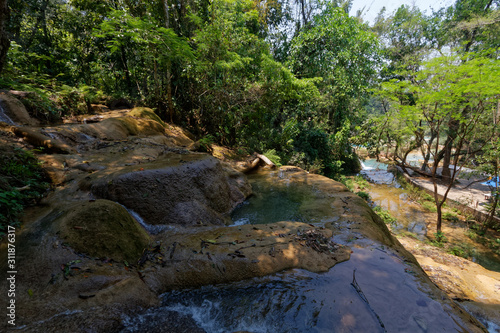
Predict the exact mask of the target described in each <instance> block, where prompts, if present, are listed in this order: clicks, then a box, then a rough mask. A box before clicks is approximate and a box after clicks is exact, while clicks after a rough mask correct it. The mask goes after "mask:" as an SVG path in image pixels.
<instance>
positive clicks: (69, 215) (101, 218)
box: [54, 200, 150, 263]
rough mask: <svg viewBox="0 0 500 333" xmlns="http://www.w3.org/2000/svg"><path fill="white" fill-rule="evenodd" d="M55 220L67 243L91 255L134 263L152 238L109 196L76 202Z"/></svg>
mask: <svg viewBox="0 0 500 333" xmlns="http://www.w3.org/2000/svg"><path fill="white" fill-rule="evenodd" d="M54 223H55V224H56V225H57V226H58V229H59V233H60V237H61V238H62V239H63V241H64V242H65V243H67V244H68V245H69V246H70V247H72V248H73V249H74V250H76V251H78V252H80V253H85V254H87V255H89V256H91V257H97V258H110V259H113V260H115V261H127V262H130V263H134V262H136V261H137V260H138V259H139V258H140V256H141V254H142V252H143V250H144V249H145V248H146V247H147V246H148V244H149V242H150V238H149V236H148V234H147V233H146V231H145V230H144V229H143V228H142V227H141V226H140V225H139V224H138V223H137V221H136V220H134V218H133V217H132V216H130V214H129V213H128V212H127V210H126V209H125V208H123V207H122V206H120V205H119V204H117V203H115V202H112V201H108V200H96V201H95V202H94V201H90V202H88V201H87V202H78V203H75V204H73V205H72V206H69V207H68V208H67V209H66V210H65V211H64V212H63V214H61V215H60V216H59V217H58V218H57V219H56V220H55V221H54Z"/></svg>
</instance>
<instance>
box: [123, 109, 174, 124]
mask: <svg viewBox="0 0 500 333" xmlns="http://www.w3.org/2000/svg"><path fill="white" fill-rule="evenodd" d="M129 115H130V116H132V117H138V118H149V119H151V120H154V121H156V122H158V123H159V124H160V125H162V126H163V127H165V123H164V122H163V120H161V118H160V117H159V116H158V115H157V114H156V113H155V112H154V111H153V110H152V109H150V108H144V107H137V108H133V109H132V110H131V111H130V112H129Z"/></svg>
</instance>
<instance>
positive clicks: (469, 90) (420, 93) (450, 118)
mask: <svg viewBox="0 0 500 333" xmlns="http://www.w3.org/2000/svg"><path fill="white" fill-rule="evenodd" d="M464 60H466V59H464V57H460V56H458V55H451V56H443V57H439V58H435V59H432V60H430V61H428V62H427V63H426V64H425V67H424V69H423V70H422V71H421V72H420V73H419V74H418V75H417V81H416V83H414V84H411V85H409V84H406V83H405V84H402V83H401V82H399V83H396V85H398V86H399V88H400V89H402V90H405V91H409V92H411V93H412V94H414V95H415V96H416V103H415V105H405V106H401V107H400V108H399V113H400V115H401V117H402V118H408V119H411V120H410V121H407V122H406V126H408V127H409V128H410V130H411V132H413V133H417V132H420V133H434V136H435V138H436V142H435V143H432V142H431V141H430V140H428V138H425V137H423V138H422V139H421V141H422V142H423V144H425V145H426V148H427V150H428V151H430V152H431V155H432V157H433V159H434V162H433V166H432V169H431V174H430V175H431V177H432V182H433V186H434V201H435V204H436V208H437V231H438V232H441V224H442V218H441V208H442V206H443V204H444V202H445V201H446V198H447V196H448V193H449V191H450V189H451V188H452V186H453V184H454V182H455V180H456V179H457V177H458V175H459V174H460V172H461V170H462V168H463V167H464V166H465V165H468V163H470V161H471V159H472V158H473V157H474V156H476V155H477V154H478V153H479V152H481V151H482V149H483V148H484V146H485V145H486V144H487V143H488V142H489V141H490V140H491V138H492V136H493V134H494V132H495V129H496V124H492V122H491V117H492V114H490V113H489V112H490V111H491V110H496V105H497V101H498V98H499V97H500V87H499V86H498V84H497V82H499V80H500V62H499V61H498V60H496V59H489V58H484V57H477V58H474V59H470V60H468V61H464ZM450 131H453V136H452V139H451V140H450V136H449V135H448V134H449V133H450ZM444 135H446V136H447V139H446V141H445V142H444V147H443V146H442V143H441V142H440V138H441V137H443V136H444ZM412 148H414V147H410V148H409V149H412ZM445 151H451V152H452V153H451V155H450V156H451V163H452V166H453V169H452V172H451V175H450V182H444V183H442V185H444V186H445V192H444V194H442V198H440V197H439V193H438V184H439V183H440V181H439V180H438V176H439V172H438V164H439V161H440V159H441V157H442V156H443V155H444V152H445ZM404 162H405V161H404V159H402V160H399V163H400V164H401V165H403V166H405V165H404ZM406 167H408V166H406Z"/></svg>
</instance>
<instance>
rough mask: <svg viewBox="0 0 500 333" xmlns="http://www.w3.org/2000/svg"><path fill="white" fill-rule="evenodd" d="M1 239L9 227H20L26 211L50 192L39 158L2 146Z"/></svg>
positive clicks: (0, 167) (0, 148) (0, 171)
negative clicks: (22, 216) (25, 208)
mask: <svg viewBox="0 0 500 333" xmlns="http://www.w3.org/2000/svg"><path fill="white" fill-rule="evenodd" d="M0 153H1V155H2V159H0V238H1V237H3V235H4V234H5V231H6V230H7V226H8V225H11V226H19V224H20V222H19V218H20V216H21V214H22V212H23V209H24V207H26V206H29V205H32V204H34V203H36V202H38V200H39V199H40V198H42V196H43V195H44V194H45V193H46V191H47V189H48V188H49V183H48V177H47V176H46V174H45V172H44V171H43V169H42V168H41V167H40V165H39V162H38V160H37V158H36V157H35V156H34V155H33V154H32V153H31V152H27V151H23V150H22V149H19V148H15V149H12V147H8V146H0Z"/></svg>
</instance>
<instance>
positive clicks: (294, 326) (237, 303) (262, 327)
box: [125, 247, 460, 333]
mask: <svg viewBox="0 0 500 333" xmlns="http://www.w3.org/2000/svg"><path fill="white" fill-rule="evenodd" d="M353 250H354V253H353V254H352V255H351V259H350V260H349V261H347V262H344V263H341V264H338V265H336V266H335V267H333V268H332V269H331V270H330V271H329V272H327V273H321V274H316V273H311V272H307V271H304V270H292V271H287V272H282V273H279V274H275V275H272V276H268V277H264V278H256V279H251V280H246V281H242V282H238V283H232V284H225V285H218V286H207V287H203V288H199V289H195V290H187V291H186V290H184V291H174V292H169V293H166V294H164V295H163V303H162V306H161V307H160V308H159V309H154V310H150V311H148V312H147V313H145V314H143V315H142V316H139V317H137V318H132V319H130V320H128V325H129V327H128V328H127V329H126V330H125V332H139V331H145V330H147V331H148V332H161V330H159V329H161V327H162V326H163V325H164V322H163V320H165V319H164V318H165V317H164V316H163V313H165V312H168V311H176V312H179V313H181V314H185V315H189V316H192V317H193V319H194V320H195V321H196V323H197V324H198V325H199V326H200V327H201V328H203V329H205V330H206V331H207V332H217V333H219V332H220V333H222V332H236V331H248V332H254V333H258V332H384V329H383V328H382V327H381V325H380V323H379V320H378V319H377V317H376V315H378V316H379V317H380V320H381V322H382V323H383V324H384V325H385V329H386V330H387V331H388V332H437V331H443V332H444V331H446V332H451V331H457V330H458V331H460V329H459V327H458V326H457V324H456V323H455V322H454V320H453V319H452V318H451V317H450V316H449V314H447V313H446V312H445V311H444V310H443V306H442V305H441V304H440V303H439V302H437V301H435V300H433V299H431V298H430V297H429V296H428V295H427V294H426V293H425V292H423V291H422V290H421V289H422V286H421V285H420V284H419V283H418V281H416V279H415V278H414V276H413V275H412V274H411V271H410V270H409V268H408V267H407V266H406V265H405V264H404V263H403V262H402V261H401V260H400V259H399V258H398V257H396V256H395V255H394V254H392V253H390V252H388V251H386V250H383V249H382V248H375V247H372V248H353ZM354 270H355V271H356V272H355V277H356V282H357V283H358V285H359V287H360V288H361V290H362V292H363V294H364V295H365V296H366V298H367V300H368V302H369V306H368V304H367V303H365V302H364V301H363V300H362V299H361V297H360V296H359V294H358V293H357V291H356V290H355V289H354V287H353V286H352V285H351V282H352V281H353V274H354V273H353V272H354ZM144 317H147V318H148V320H147V321H145V320H143V318H144Z"/></svg>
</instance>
